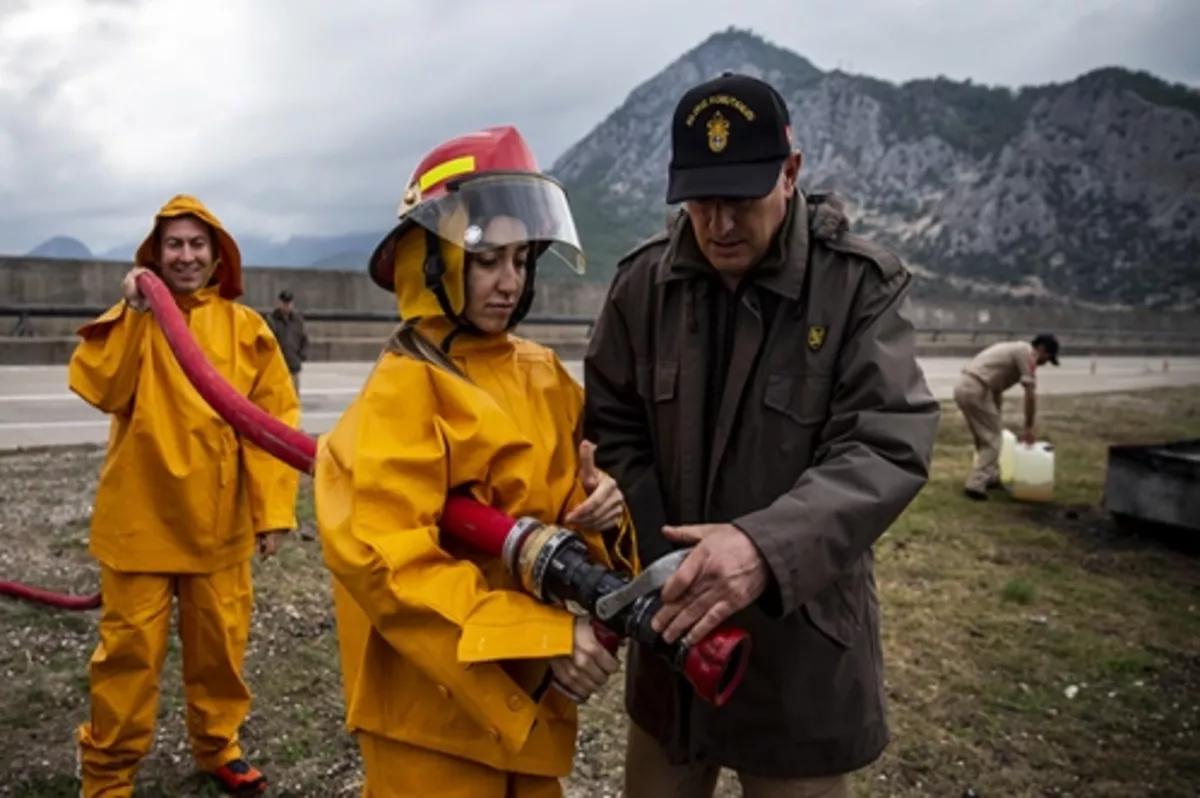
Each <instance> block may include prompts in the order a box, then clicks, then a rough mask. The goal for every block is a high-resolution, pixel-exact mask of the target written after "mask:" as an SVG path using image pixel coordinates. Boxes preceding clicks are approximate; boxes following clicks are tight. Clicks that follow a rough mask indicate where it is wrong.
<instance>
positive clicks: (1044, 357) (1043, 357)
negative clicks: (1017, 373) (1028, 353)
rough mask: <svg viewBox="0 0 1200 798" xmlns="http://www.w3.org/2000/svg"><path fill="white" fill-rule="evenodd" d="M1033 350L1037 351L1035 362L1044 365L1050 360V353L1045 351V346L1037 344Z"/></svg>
mask: <svg viewBox="0 0 1200 798" xmlns="http://www.w3.org/2000/svg"><path fill="white" fill-rule="evenodd" d="M1033 351H1034V352H1036V353H1037V364H1038V365H1039V366H1044V365H1046V364H1047V363H1049V362H1050V353H1049V352H1047V351H1046V347H1044V346H1042V345H1041V344H1038V345H1037V346H1035V347H1034V348H1033Z"/></svg>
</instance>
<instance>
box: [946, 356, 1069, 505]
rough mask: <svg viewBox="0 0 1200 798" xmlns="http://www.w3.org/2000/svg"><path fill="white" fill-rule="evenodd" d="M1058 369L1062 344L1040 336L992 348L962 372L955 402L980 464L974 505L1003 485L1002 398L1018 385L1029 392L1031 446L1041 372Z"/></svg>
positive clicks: (970, 490) (1026, 436) (970, 491)
mask: <svg viewBox="0 0 1200 798" xmlns="http://www.w3.org/2000/svg"><path fill="white" fill-rule="evenodd" d="M1047 362H1049V363H1053V364H1054V365H1056V366H1057V365H1058V341H1057V340H1056V339H1055V338H1054V336H1052V335H1039V336H1037V337H1036V338H1034V339H1033V341H1032V342H1029V341H1004V342H1002V343H998V344H992V345H991V346H989V347H988V348H987V349H984V350H983V351H982V352H980V353H979V354H977V355H976V356H975V357H974V358H973V359H972V360H971V362H970V363H968V364H967V365H966V367H965V368H963V370H962V377H961V378H960V379H959V381H958V385H957V386H956V387H955V388H954V402H955V404H957V405H958V409H959V410H961V411H962V414H963V417H964V418H965V419H966V421H967V426H968V427H969V428H970V430H971V435H972V436H973V437H974V439H975V452H976V455H977V457H976V461H975V467H974V468H972V469H971V474H970V476H968V477H967V483H966V486H965V490H966V494H967V495H968V496H970V497H971V498H973V499H986V498H987V490H988V488H990V487H995V486H998V485H999V484H1000V473H999V467H998V465H999V460H1000V435H1001V432H1000V431H1001V406H1002V402H1003V396H1004V392H1005V391H1007V390H1008V389H1009V388H1011V387H1012V386H1014V385H1016V384H1018V383H1020V384H1021V386H1022V387H1024V389H1025V428H1024V430H1023V431H1022V434H1021V439H1022V440H1024V441H1026V442H1027V443H1032V442H1033V439H1034V433H1033V420H1034V416H1035V415H1036V408H1037V398H1036V395H1037V367H1038V366H1040V365H1042V364H1043V363H1047Z"/></svg>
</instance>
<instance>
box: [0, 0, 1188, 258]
mask: <svg viewBox="0 0 1200 798" xmlns="http://www.w3.org/2000/svg"><path fill="white" fill-rule="evenodd" d="M731 24H732V25H737V26H739V27H745V28H750V29H752V30H754V31H755V32H757V33H759V34H761V35H763V36H765V37H766V38H767V39H769V40H770V41H772V42H773V43H775V44H778V45H780V46H783V47H786V48H789V49H791V50H794V51H796V52H798V53H800V54H801V55H804V56H806V57H807V58H809V59H810V60H811V61H812V62H813V63H814V64H816V65H817V66H818V67H821V68H824V69H832V68H835V67H841V68H843V69H846V70H848V71H853V72H860V73H865V74H871V75H874V76H876V77H881V78H885V79H888V80H892V81H903V80H907V79H911V78H917V77H931V76H935V75H939V74H942V75H947V76H949V77H953V78H956V79H964V78H971V79H972V80H974V81H976V82H980V83H990V84H1005V85H1021V84H1027V83H1042V82H1047V81H1057V80H1070V79H1071V78H1074V77H1076V76H1077V75H1079V74H1080V73H1082V72H1085V71H1087V70H1089V69H1092V68H1095V67H1098V66H1105V65H1112V64H1117V65H1122V66H1127V67H1132V68H1138V69H1147V70H1150V71H1152V72H1155V73H1157V74H1159V75H1160V76H1162V77H1165V78H1167V79H1169V80H1173V81H1181V82H1186V83H1190V84H1192V85H1200V48H1198V47H1197V46H1196V37H1197V31H1200V0H973V2H964V1H963V0H827V1H826V2H810V1H809V0H678V1H676V0H606V2H594V1H590V2H589V1H587V0H422V1H420V2H415V1H414V2H405V1H404V0H206V1H205V2H196V0H186V1H185V0H0V252H5V253H23V252H25V251H28V250H29V249H31V248H32V247H34V246H36V245H37V244H39V243H41V242H42V241H43V240H45V239H46V238H48V237H50V236H52V235H55V234H68V235H72V236H75V237H76V238H79V239H80V240H82V241H83V242H84V243H85V244H87V245H88V246H89V247H90V248H92V249H93V250H94V251H99V250H103V249H105V248H107V247H111V246H114V245H117V244H121V243H124V242H128V241H132V240H136V239H138V238H140V237H141V235H142V234H143V233H144V232H145V230H146V228H147V226H148V224H149V221H150V218H151V216H152V215H153V213H154V210H155V209H156V208H157V207H158V206H159V205H160V204H161V203H162V202H163V201H164V200H165V199H167V198H168V197H169V196H170V195H171V194H174V193H176V192H180V191H184V192H189V193H195V194H197V195H198V196H199V197H200V198H201V199H202V200H204V201H205V202H207V203H208V204H209V205H210V207H211V208H212V209H213V211H214V212H216V213H217V214H218V215H219V216H220V217H222V220H223V221H224V222H225V224H226V225H227V226H229V227H231V228H232V229H233V232H234V234H235V235H238V234H247V233H256V234H261V235H266V236H270V237H278V238H284V237H286V236H288V235H290V234H332V233H342V232H351V231H359V230H376V229H383V228H384V227H385V226H386V225H388V224H389V223H390V222H391V221H392V218H393V216H394V210H395V207H396V204H397V201H398V199H399V196H400V194H401V191H402V184H403V182H404V181H405V180H406V179H407V177H408V175H409V172H410V170H411V169H412V167H413V165H414V162H415V161H416V160H417V159H418V158H419V157H420V155H421V154H422V153H423V152H424V151H425V150H426V149H427V148H428V147H430V146H431V145H433V144H436V143H437V142H438V141H440V140H442V139H444V138H446V137H449V136H452V135H455V134H458V133H461V132H465V131H468V130H471V129H475V128H478V127H482V126H485V125H491V124H499V123H514V124H516V125H518V126H519V127H520V128H521V129H522V130H523V132H524V133H525V134H526V136H527V137H528V138H529V140H530V142H531V143H532V145H533V147H534V150H535V152H536V154H537V156H538V158H539V160H541V162H542V165H543V166H546V167H548V166H549V165H550V164H551V163H552V162H553V160H554V159H555V158H556V157H557V156H558V155H559V154H561V152H562V151H563V150H564V149H566V148H567V147H568V146H569V145H570V144H572V143H573V142H574V141H576V140H578V139H579V138H581V137H582V136H583V135H585V134H586V133H587V132H588V131H589V130H590V129H591V128H592V127H593V126H594V125H595V124H596V123H598V122H599V121H601V120H602V119H603V118H604V117H605V116H606V115H607V114H608V113H609V112H610V111H611V110H613V109H614V108H615V107H616V106H618V105H619V104H620V103H621V102H622V101H623V100H624V99H625V97H626V95H627V94H628V93H629V91H630V90H631V89H633V87H634V86H636V85H637V84H638V83H640V82H642V81H643V80H645V79H647V78H649V77H651V76H652V75H654V74H655V73H656V72H658V71H659V70H660V69H662V68H663V67H665V66H666V65H667V64H668V63H670V62H671V61H672V60H674V59H675V58H676V57H677V56H679V55H680V54H682V53H683V52H684V51H686V50H688V49H690V48H691V47H694V46H695V45H697V44H699V43H700V42H701V41H702V40H703V39H704V38H706V37H707V36H708V35H709V34H711V33H713V32H715V31H717V30H721V29H723V28H725V27H727V26H729V25H731Z"/></svg>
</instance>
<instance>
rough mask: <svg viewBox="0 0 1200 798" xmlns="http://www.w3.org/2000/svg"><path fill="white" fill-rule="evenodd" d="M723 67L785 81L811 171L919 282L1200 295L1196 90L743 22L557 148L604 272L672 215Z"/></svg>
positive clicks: (1063, 296)
mask: <svg viewBox="0 0 1200 798" xmlns="http://www.w3.org/2000/svg"><path fill="white" fill-rule="evenodd" d="M726 69H731V70H734V71H737V72H743V73H747V74H751V75H756V76H759V77H762V78H764V79H766V80H768V81H770V82H771V83H772V84H774V85H775V86H776V88H778V89H779V91H780V93H781V94H782V95H783V96H784V97H785V99H786V100H787V102H788V106H789V108H790V110H791V114H792V122H793V126H792V127H793V137H794V140H795V142H796V144H797V146H798V147H799V148H800V149H801V150H802V151H803V152H804V156H805V160H804V168H803V171H802V177H801V181H802V186H803V187H804V188H805V189H806V190H814V191H815V190H836V191H838V192H840V193H842V194H843V195H844V196H845V198H846V199H847V200H848V202H849V203H850V205H851V207H852V209H853V216H854V219H855V229H856V230H857V231H858V232H863V233H866V234H869V235H872V236H875V237H878V238H879V239H882V240H885V241H887V242H888V243H890V244H892V245H893V246H896V247H897V248H898V249H899V250H900V251H901V252H902V253H903V254H904V255H905V256H906V257H907V258H908V259H909V261H910V262H911V263H912V264H913V265H914V266H915V267H916V268H917V269H918V270H919V271H920V273H921V274H922V275H923V279H922V280H921V281H920V285H919V288H918V292H919V294H923V295H925V296H931V295H960V296H961V295H962V294H964V293H966V294H986V295H992V296H997V297H999V296H1007V297H1028V298H1042V299H1053V300H1058V301H1062V300H1072V301H1077V302H1084V303H1088V304H1123V305H1137V306H1153V307H1176V308H1188V307H1195V306H1197V305H1200V300H1198V292H1200V92H1198V91H1196V90H1195V89H1192V88H1189V87H1185V86H1180V85H1169V84H1167V83H1164V82H1162V81H1160V80H1158V79H1157V78H1155V77H1153V76H1151V75H1149V74H1146V73H1138V72H1130V71H1127V70H1124V69H1119V68H1109V69H1101V70H1097V71H1094V72H1091V73H1088V74H1085V75H1083V76H1081V77H1079V78H1077V79H1076V80H1074V81H1071V82H1070V83H1066V84H1054V85H1044V86H1035V87H1025V88H1021V89H1009V88H993V87H986V86H980V85H976V84H973V83H971V82H970V81H965V82H956V81H951V80H947V79H944V78H937V79H930V80H917V81H911V82H908V83H904V84H901V85H896V84H893V83H888V82H885V81H881V80H876V79H874V78H870V77H866V76H861V75H852V74H847V73H844V72H840V71H822V70H820V69H818V68H817V67H815V66H814V65H813V64H812V63H810V62H809V61H807V60H806V59H804V58H802V57H801V56H799V55H796V54H795V53H792V52H790V51H788V50H784V49H782V48H779V47H776V46H774V45H772V44H770V43H768V42H767V41H765V40H764V39H762V38H760V37H758V36H756V35H754V34H751V33H748V32H745V31H741V30H736V29H729V30H726V31H724V32H721V33H718V34H715V35H713V36H712V37H710V38H709V39H707V40H706V41H704V42H703V43H701V44H700V45H699V46H697V47H696V48H695V49H693V50H691V51H690V52H688V53H686V54H684V55H683V56H681V57H680V58H678V59H677V60H676V61H674V62H673V63H671V64H670V65H668V66H667V67H666V69H664V70H663V71H662V72H661V73H659V74H658V75H656V76H654V77H653V78H651V79H650V80H648V81H646V82H645V83H643V84H642V85H640V86H638V87H637V88H635V89H634V90H633V92H632V93H631V94H630V95H629V97H628V99H627V100H626V101H625V103H624V104H623V105H622V106H621V107H620V108H618V109H617V110H616V111H614V112H613V113H612V114H610V115H609V116H608V118H607V119H605V120H604V121H603V122H602V123H600V124H599V125H598V126H597V127H596V128H595V129H593V130H592V131H591V132H590V133H589V134H588V135H587V136H586V137H584V138H583V140H581V141H580V142H579V143H577V144H576V145H575V146H573V147H571V148H570V149H569V150H568V151H567V152H566V153H564V154H563V155H562V156H561V157H560V158H559V159H558V160H557V161H556V162H555V163H554V165H553V167H552V172H553V173H554V174H555V175H556V176H557V177H559V179H561V180H562V181H563V182H564V183H565V184H566V185H567V186H568V188H569V190H570V192H571V197H572V201H573V203H574V205H575V207H576V210H577V219H578V222H579V225H580V231H581V236H582V237H583V239H584V244H585V245H586V246H587V248H588V252H589V261H590V262H591V263H592V264H594V266H593V268H594V270H595V271H599V272H600V273H601V274H600V275H598V276H601V277H604V278H606V277H607V276H608V275H610V274H611V268H612V265H613V263H614V262H615V260H616V259H617V257H619V254H620V253H621V252H624V251H625V250H627V249H628V248H629V247H630V246H632V245H633V244H635V243H636V242H637V241H638V240H640V239H642V238H643V237H645V236H647V235H650V234H653V233H655V232H657V230H659V229H661V227H662V225H663V223H664V220H665V218H666V215H667V212H668V208H667V207H666V206H665V204H664V197H665V192H666V174H667V163H668V160H669V158H670V138H669V137H670V119H671V114H672V110H673V108H674V104H675V102H676V100H677V98H678V97H679V96H680V95H681V94H682V93H683V92H684V91H685V90H686V89H687V88H688V87H690V86H692V85H694V84H695V83H697V82H700V81H702V80H704V79H706V78H709V77H712V76H715V75H717V74H719V73H720V72H721V71H722V70H726Z"/></svg>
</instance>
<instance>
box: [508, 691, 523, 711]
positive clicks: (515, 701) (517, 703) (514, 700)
mask: <svg viewBox="0 0 1200 798" xmlns="http://www.w3.org/2000/svg"><path fill="white" fill-rule="evenodd" d="M508 708H509V709H511V710H512V711H513V712H516V711H517V710H518V709H520V708H521V696H519V695H517V694H516V693H513V694H512V695H510V696H509V697H508Z"/></svg>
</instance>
